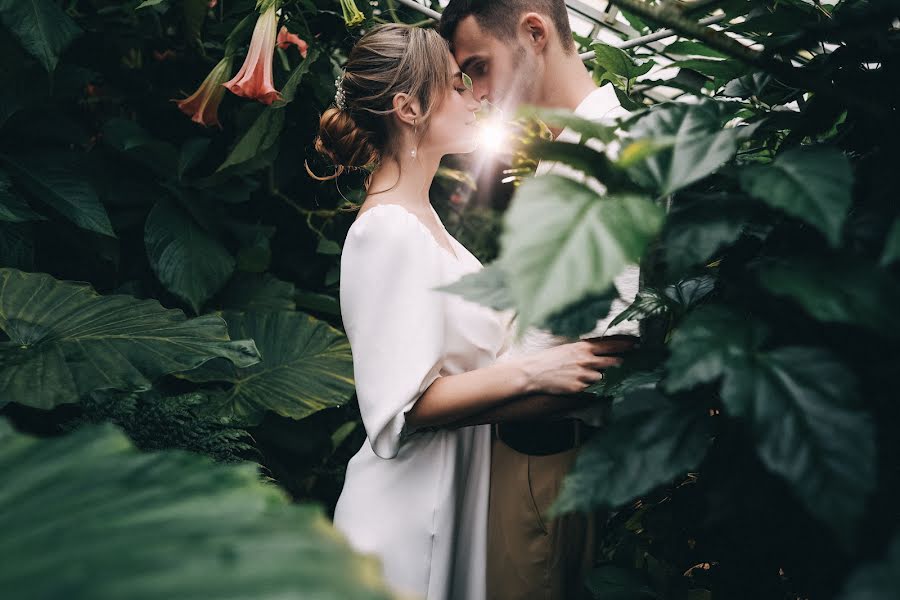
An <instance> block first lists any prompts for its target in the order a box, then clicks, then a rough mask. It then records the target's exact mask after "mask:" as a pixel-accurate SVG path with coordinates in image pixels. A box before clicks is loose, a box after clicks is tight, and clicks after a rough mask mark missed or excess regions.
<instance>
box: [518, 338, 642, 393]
mask: <svg viewBox="0 0 900 600" xmlns="http://www.w3.org/2000/svg"><path fill="white" fill-rule="evenodd" d="M638 341H639V338H636V337H634V336H629V335H611V336H607V337H595V338H586V339H583V340H579V341H577V342H571V343H568V344H562V345H560V346H555V347H553V348H548V349H546V350H541V351H539V352H535V353H533V354H529V355H527V356H525V357H522V358H521V366H522V367H523V369H524V370H525V373H526V374H527V376H528V384H527V386H528V391H529V393H541V394H577V393H579V392H582V391H584V390H585V389H587V388H588V387H590V386H591V385H593V384H594V383H596V382H598V381H600V380H601V379H602V378H603V370H604V369H607V368H609V367H617V366H619V365H621V364H622V360H623V356H622V355H624V354H626V353H628V352H629V351H631V350H633V349H634V347H635V345H636V344H637V342H638Z"/></svg>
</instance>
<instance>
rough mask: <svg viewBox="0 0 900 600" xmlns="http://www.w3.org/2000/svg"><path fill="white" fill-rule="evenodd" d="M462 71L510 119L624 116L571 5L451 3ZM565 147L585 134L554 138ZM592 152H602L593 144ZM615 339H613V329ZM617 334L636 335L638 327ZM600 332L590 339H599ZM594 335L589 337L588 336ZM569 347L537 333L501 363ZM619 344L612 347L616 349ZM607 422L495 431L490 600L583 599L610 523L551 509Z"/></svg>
mask: <svg viewBox="0 0 900 600" xmlns="http://www.w3.org/2000/svg"><path fill="white" fill-rule="evenodd" d="M439 29H440V32H441V35H443V36H444V37H445V38H446V39H447V40H448V41H449V42H450V45H451V49H452V51H453V54H454V56H455V58H456V61H457V62H458V63H459V66H460V69H461V70H462V71H463V72H464V73H466V74H468V75H469V76H470V77H471V78H472V83H473V85H474V92H475V98H476V99H477V100H479V101H483V100H488V101H490V102H491V103H492V104H494V105H497V106H499V107H500V108H501V109H502V110H503V112H504V114H512V113H513V112H515V110H516V109H517V108H518V107H519V106H520V105H522V104H532V105H537V106H541V107H546V108H562V109H568V110H571V111H574V112H575V114H576V115H578V116H580V117H582V118H585V119H589V120H603V119H611V118H614V117H618V116H624V115H627V114H628V113H627V111H625V110H624V109H623V108H622V107H621V106H620V105H619V102H618V100H617V98H616V95H615V92H614V90H613V89H612V86H606V87H603V88H598V87H597V85H596V84H595V83H594V80H593V78H592V77H591V74H590V73H589V72H588V70H587V69H586V68H585V66H584V64H583V63H582V61H581V59H580V58H579V56H578V53H577V52H576V48H575V44H574V42H573V40H572V31H571V29H570V27H569V18H568V12H567V10H566V5H565V2H564V0H450V3H449V4H448V5H447V7H446V8H445V10H444V12H443V14H442V16H441V21H440V25H439ZM554 135H555V139H557V140H559V141H571V142H577V141H578V139H579V136H578V134H576V133H575V132H573V131H571V130H569V129H564V130H562V131H554ZM591 145H592V146H593V147H595V148H597V149H602V145H601V144H600V143H599V142H597V141H596V140H593V141H592V142H591ZM551 171H552V172H554V173H556V174H561V175H565V176H568V177H572V178H578V179H581V180H582V181H584V182H585V183H586V184H587V185H589V186H591V187H592V188H593V189H595V190H596V191H597V192H599V193H601V194H603V193H605V191H606V190H605V188H604V187H603V184H602V183H601V182H599V181H597V180H595V179H593V178H587V180H585V179H584V176H583V175H581V174H580V173H578V172H576V171H574V170H572V169H570V168H568V167H566V166H565V165H561V164H550V163H547V162H542V163H541V164H539V165H538V168H537V173H536V174H538V175H541V174H544V173H548V172H551ZM638 276H639V272H638V270H637V267H635V266H632V267H629V268H628V269H626V271H625V272H624V273H622V275H620V276H619V277H617V278H616V280H615V282H614V283H615V286H616V288H617V290H618V292H619V296H620V300H618V301H616V302H614V304H613V306H612V309H611V311H610V314H609V315H608V316H607V317H605V318H604V319H602V320H601V321H600V322H599V323H598V324H597V327H596V328H595V330H594V331H595V332H597V334H599V333H601V332H603V331H604V330H605V329H606V326H607V325H608V324H609V322H610V321H611V320H612V319H613V318H614V317H615V316H616V315H617V314H618V313H620V312H621V311H622V310H623V309H624V308H625V307H627V306H628V305H629V304H630V303H631V302H632V301H633V300H634V297H635V294H636V293H637V288H638ZM608 333H612V332H611V331H610V332H608ZM614 333H626V334H632V335H637V328H636V325H635V324H634V323H633V322H626V323H625V324H623V325H622V326H619V327H618V328H617V329H616V330H615V332H614ZM597 334H593V335H597ZM585 337H587V336H585ZM567 341H571V340H566V339H564V338H559V337H555V336H553V335H551V334H550V333H549V332H545V331H541V330H536V329H532V330H529V332H528V333H527V334H526V336H525V338H524V339H523V341H522V342H520V343H519V344H518V346H517V347H514V348H512V349H511V350H510V352H509V353H507V354H506V355H505V356H504V358H506V357H509V356H512V355H516V354H521V353H528V352H533V351H536V350H540V349H543V348H548V347H551V346H555V345H558V344H561V343H564V342H567ZM611 344H612V341H611ZM601 424H602V418H597V417H595V416H593V415H592V414H591V411H585V412H583V413H582V414H579V415H578V416H577V417H576V416H575V414H574V413H573V414H572V415H571V416H570V418H565V419H557V420H548V419H543V420H532V421H528V420H525V421H523V420H517V421H506V422H501V423H498V424H497V425H495V426H494V441H493V447H492V459H491V492H490V509H489V516H488V519H489V524H488V550H487V554H488V564H487V588H488V595H487V597H488V600H519V599H521V600H528V599H532V598H545V599H553V600H556V599H559V600H570V599H576V598H581V597H587V596H586V595H585V591H584V586H583V581H584V577H585V575H586V573H587V570H588V569H589V568H590V567H591V566H592V564H593V560H594V554H595V551H596V545H597V541H598V540H597V531H598V529H599V527H600V526H602V520H603V518H602V517H603V515H596V514H591V515H578V514H572V515H565V516H563V517H560V518H557V519H555V520H552V521H551V520H549V519H548V518H547V516H546V515H547V511H548V509H549V507H550V505H551V504H552V503H553V501H554V500H555V498H556V495H557V493H558V492H559V489H560V486H561V484H562V479H563V477H564V476H565V474H566V473H567V472H568V471H569V470H570V469H571V467H572V464H573V463H574V460H575V456H576V455H577V452H578V449H579V446H580V445H581V444H582V443H583V442H584V439H585V438H586V437H587V436H588V435H590V433H591V432H593V431H594V430H595V429H596V427H592V425H594V426H599V425H601Z"/></svg>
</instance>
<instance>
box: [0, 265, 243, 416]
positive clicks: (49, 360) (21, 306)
mask: <svg viewBox="0 0 900 600" xmlns="http://www.w3.org/2000/svg"><path fill="white" fill-rule="evenodd" d="M0 329H3V331H4V332H6V334H7V335H8V336H9V341H8V342H0V399H2V402H3V403H6V402H18V403H20V404H25V405H27V406H34V407H37V408H45V409H46V408H52V407H54V406H56V405H58V404H65V403H71V402H77V401H78V400H79V398H81V397H82V396H83V395H84V394H87V393H88V392H92V391H95V390H101V389H118V390H146V389H149V388H150V386H151V384H152V383H153V381H154V380H155V379H156V378H158V377H160V376H162V375H167V374H169V373H173V372H176V371H184V370H187V369H192V368H194V367H197V366H199V365H200V364H202V363H204V362H206V361H208V360H210V359H212V358H216V357H221V358H224V359H227V360H229V361H232V362H234V363H235V364H237V365H240V366H250V365H252V364H255V363H256V362H258V361H259V353H258V351H257V349H256V346H255V345H254V344H253V341H252V340H241V341H232V340H231V339H230V338H229V337H228V334H227V332H226V329H225V322H224V321H223V320H222V319H221V318H219V317H216V316H214V315H205V316H202V317H198V318H196V319H191V320H188V319H186V318H185V315H184V313H183V312H182V311H180V310H169V309H165V308H163V307H162V306H161V305H160V304H159V303H158V302H156V301H154V300H138V299H137V298H132V297H131V296H124V295H113V296H100V295H98V294H97V293H96V292H94V290H93V289H91V287H90V286H88V285H87V284H84V283H74V282H63V281H57V280H56V279H53V278H52V277H51V276H49V275H46V274H44V273H25V272H22V271H17V270H15V269H0Z"/></svg>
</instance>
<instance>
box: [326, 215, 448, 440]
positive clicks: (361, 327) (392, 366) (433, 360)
mask: <svg viewBox="0 0 900 600" xmlns="http://www.w3.org/2000/svg"><path fill="white" fill-rule="evenodd" d="M369 213H372V214H369ZM441 250H442V249H441V248H440V247H439V246H438V245H437V242H436V241H434V238H432V237H431V233H430V232H429V231H428V229H427V228H426V227H425V225H424V224H422V223H421V221H419V220H418V218H417V217H416V216H415V215H413V214H412V213H410V212H409V211H407V210H406V209H405V208H402V207H400V206H398V205H390V204H382V205H378V206H375V207H372V208H371V209H369V210H368V211H367V212H366V213H365V214H363V215H361V216H360V217H359V218H358V219H357V221H356V222H355V223H354V224H353V226H352V227H351V228H350V231H349V233H348V234H347V239H346V241H345V242H344V248H343V251H342V253H341V279H340V304H341V314H342V318H343V321H344V329H345V331H346V332H347V338H348V339H349V341H350V348H351V352H352V355H353V375H354V379H355V381H356V395H357V398H358V400H359V409H360V413H361V414H362V420H363V425H364V426H365V429H366V435H367V436H368V438H369V443H370V444H371V446H372V450H373V451H374V452H375V454H376V455H377V456H379V457H381V458H394V457H395V456H397V453H398V452H399V451H400V446H401V443H402V441H403V439H404V438H405V437H406V436H407V435H409V433H410V432H409V431H408V430H407V426H406V413H407V412H408V411H409V410H411V409H412V407H413V405H414V404H415V402H416V400H418V399H419V397H420V396H421V395H422V394H423V393H424V392H425V390H426V389H428V386H429V385H431V383H432V382H433V381H434V380H435V379H437V378H438V377H439V376H440V370H441V366H442V362H443V355H444V347H445V344H444V341H445V326H444V324H445V310H444V302H445V300H444V294H442V293H441V292H437V291H434V290H433V289H432V288H434V287H437V286H439V285H441V276H442V271H441V268H442V263H441V256H440V254H439V252H440V251H441Z"/></svg>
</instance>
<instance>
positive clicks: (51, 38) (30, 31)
mask: <svg viewBox="0 0 900 600" xmlns="http://www.w3.org/2000/svg"><path fill="white" fill-rule="evenodd" d="M0 20H2V21H3V24H4V25H6V26H7V27H8V28H9V29H10V31H12V32H13V33H14V34H15V35H16V37H17V38H19V41H20V42H22V46H23V47H24V48H25V49H26V50H28V52H29V53H31V54H32V55H33V56H35V57H36V58H37V59H38V60H40V61H41V64H43V65H44V68H45V69H47V71H53V69H55V68H56V63H57V62H58V61H59V55H60V54H62V53H63V51H64V50H65V49H66V48H68V47H69V44H71V43H72V41H73V40H75V38H77V37H78V36H79V35H81V34H82V30H81V28H80V27H78V25H76V24H75V22H74V21H73V20H72V19H71V18H69V15H67V14H66V13H65V12H63V10H62V9H60V8H59V5H58V4H57V3H56V2H54V0H0Z"/></svg>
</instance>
